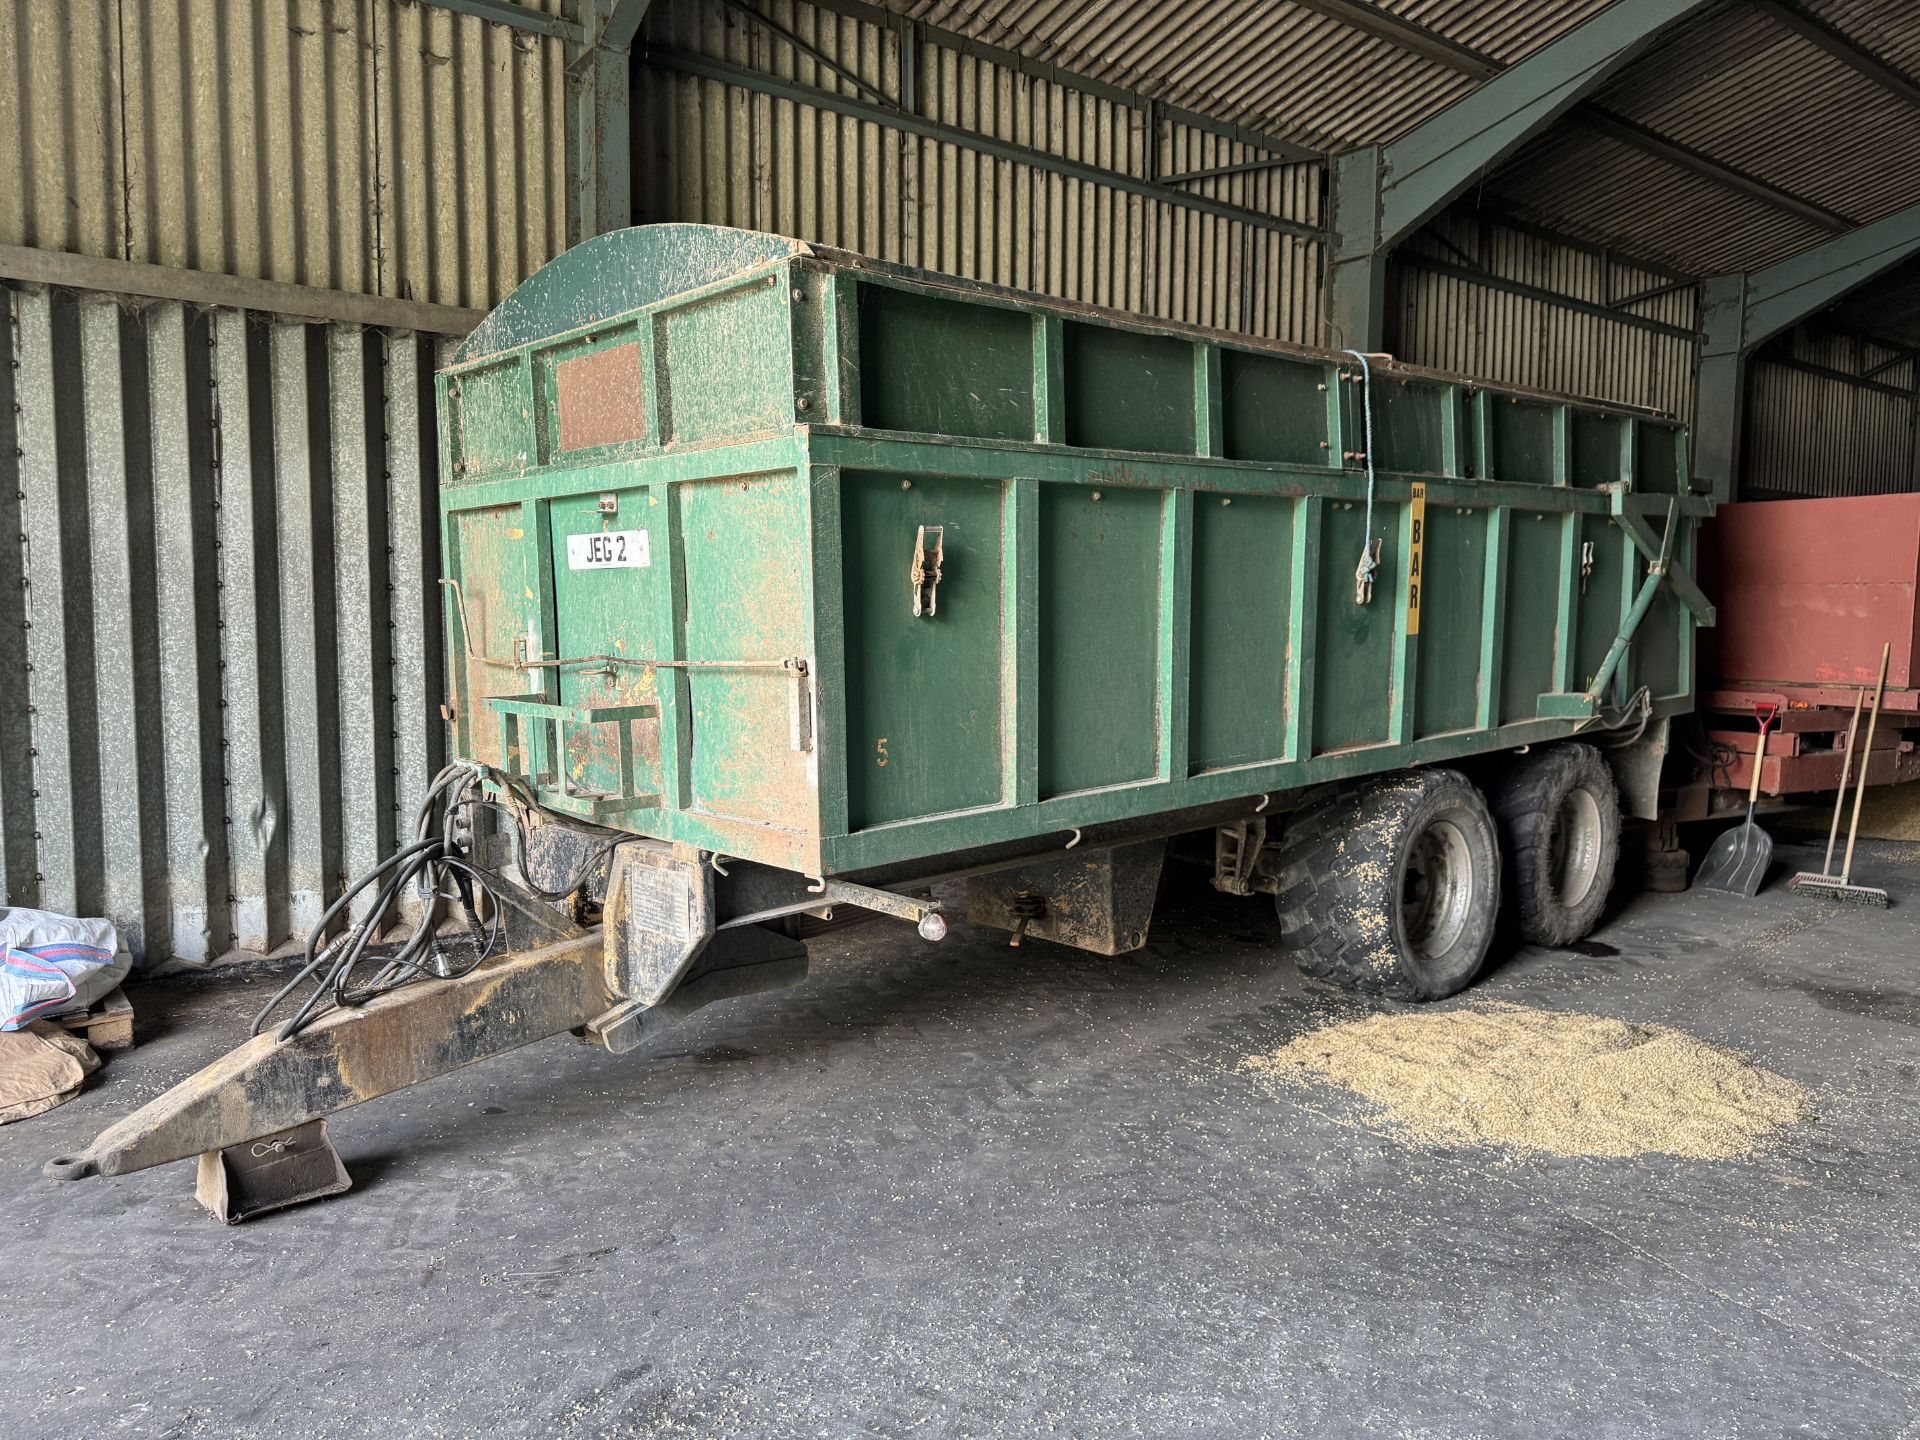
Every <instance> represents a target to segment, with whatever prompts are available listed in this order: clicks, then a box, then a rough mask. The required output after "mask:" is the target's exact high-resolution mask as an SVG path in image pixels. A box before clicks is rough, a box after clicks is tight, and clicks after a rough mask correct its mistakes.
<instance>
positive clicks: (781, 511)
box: [680, 472, 815, 831]
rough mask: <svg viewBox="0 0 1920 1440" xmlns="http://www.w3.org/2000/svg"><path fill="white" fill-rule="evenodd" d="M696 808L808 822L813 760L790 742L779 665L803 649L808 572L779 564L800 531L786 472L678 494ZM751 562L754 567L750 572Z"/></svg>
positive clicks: (797, 495)
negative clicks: (696, 665) (693, 665)
mask: <svg viewBox="0 0 1920 1440" xmlns="http://www.w3.org/2000/svg"><path fill="white" fill-rule="evenodd" d="M680 503H681V517H682V518H681V533H682V537H683V544H684V553H683V554H682V556H681V557H680V558H681V561H682V564H683V566H684V571H685V575H686V587H687V597H686V606H687V618H686V646H687V655H688V658H693V659H700V660H705V661H708V662H716V661H726V662H732V663H730V664H727V665H720V666H715V667H714V668H702V669H697V670H694V671H692V672H691V674H690V675H689V677H688V678H689V691H690V701H691V705H692V715H693V720H692V755H691V762H692V776H691V779H692V802H691V806H692V808H693V809H695V810H697V811H703V812H705V813H707V814H710V815H715V816H720V817H724V818H726V819H730V820H743V821H748V822H751V823H755V824H768V825H776V826H782V827H785V828H788V829H793V830H797V831H804V830H807V829H810V828H811V827H812V825H813V823H814V821H813V815H814V805H815V801H814V784H813V774H812V770H813V767H812V764H811V763H810V761H811V756H810V754H809V753H808V752H805V751H801V750H797V749H795V748H794V746H793V743H792V725H793V719H792V712H793V705H794V699H793V695H794V690H795V685H796V682H795V681H794V680H793V679H792V678H791V677H790V675H789V674H788V673H787V672H785V671H783V670H781V669H780V668H779V662H780V661H781V660H782V659H784V658H787V657H791V656H804V655H806V654H807V653H808V652H809V651H810V649H811V648H812V647H811V643H810V637H809V635H808V624H807V619H808V613H809V608H810V602H811V598H812V597H811V594H810V591H811V586H810V584H809V581H808V567H806V566H805V565H799V564H793V563H785V564H782V563H778V557H781V556H785V555H790V554H791V553H792V550H793V541H794V537H796V536H798V535H803V534H805V533H806V528H807V506H806V485H805V483H804V482H803V481H802V480H801V478H800V477H799V476H798V475H796V474H793V473H791V472H788V473H784V474H774V475H758V476H742V477H739V478H735V477H732V476H729V477H727V478H725V479H721V480H713V481H708V482H705V483H699V484H690V485H687V486H685V487H684V488H683V489H682V492H681V497H680ZM756 562H759V563H756Z"/></svg>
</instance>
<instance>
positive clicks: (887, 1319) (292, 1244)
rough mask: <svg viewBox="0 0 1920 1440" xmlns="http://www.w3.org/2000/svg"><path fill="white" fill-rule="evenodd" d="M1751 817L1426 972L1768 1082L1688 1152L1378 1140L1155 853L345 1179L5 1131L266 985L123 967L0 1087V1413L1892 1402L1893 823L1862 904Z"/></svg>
mask: <svg viewBox="0 0 1920 1440" xmlns="http://www.w3.org/2000/svg"><path fill="white" fill-rule="evenodd" d="M1781 860H1782V864H1781V868H1780V869H1779V870H1777V871H1776V877H1777V878H1776V888H1775V889H1773V890H1772V891H1770V892H1769V893H1767V894H1764V895H1762V896H1761V897H1760V898H1759V899H1757V900H1755V901H1752V902H1749V903H1742V902H1740V901H1737V900H1734V899H1731V898H1728V897H1725V896H1719V895H1705V894H1693V895H1686V896H1647V897H1643V898H1640V899H1637V900H1634V901H1632V902H1631V903H1629V904H1628V905H1626V906H1625V907H1624V908H1623V910H1622V912H1621V913H1620V914H1618V915H1617V916H1616V917H1615V918H1614V919H1613V920H1611V921H1610V922H1609V923H1608V924H1607V925H1606V926H1605V927H1604V929H1603V930H1602V931H1601V932H1600V934H1599V935H1597V936H1596V938H1597V939H1599V940H1601V941H1604V942H1605V944H1606V945H1607V946H1611V947H1617V949H1618V950H1619V952H1620V953H1619V954H1617V955H1580V954H1572V953H1565V952H1560V953H1541V952H1526V953H1523V954H1521V955H1519V956H1518V957H1516V958H1514V959H1512V960H1511V961H1509V962H1508V963H1506V964H1504V965H1502V966H1501V967H1500V968H1499V969H1498V970H1497V971H1496V972H1495V973H1493V974H1492V975H1491V976H1490V977H1489V978H1488V979H1487V980H1486V981H1485V982H1483V984H1482V985H1481V986H1480V987H1479V989H1478V990H1477V991H1476V992H1475V993H1476V994H1478V995H1481V996H1499V997H1503V998H1507V999H1512V1000H1517V1001H1522V1002H1525V1003H1529V1004H1536V1005H1544V1006H1551V1007H1561V1008H1567V1009H1578V1010H1584V1011H1590V1012H1597V1013H1602V1014H1608V1015H1618V1016H1623V1017H1627V1018H1631V1019H1635V1020H1647V1021H1658V1022H1662V1023H1666V1024H1671V1025H1677V1026H1681V1027H1684V1028H1686V1029H1688V1030H1690V1031H1692V1032H1694V1033H1695V1034H1698V1035H1700V1036H1702V1037H1704V1038H1707V1039H1709V1040H1712V1041H1715V1042H1717V1043H1721V1044H1726V1045H1731V1046H1734V1047H1737V1048H1739V1049H1742V1050H1745V1051H1747V1052H1749V1053H1751V1054H1753V1055H1755V1056H1756V1057H1758V1058H1759V1059H1760V1061H1761V1062H1762V1063H1764V1064H1766V1065H1768V1066H1770V1067H1772V1068H1774V1069H1776V1070H1779V1071H1780V1072H1782V1073H1784V1074H1786V1075H1788V1076H1790V1077H1792V1078H1793V1079H1795V1080H1797V1081H1799V1082H1801V1083H1802V1084H1805V1085H1807V1086H1808V1087H1810V1088H1811V1089H1812V1090H1813V1091H1814V1092H1815V1094H1816V1096H1817V1103H1818V1110H1819V1113H1818V1118H1817V1120H1815V1121H1814V1122H1813V1123H1811V1124H1809V1125H1807V1126H1806V1127H1804V1128H1803V1129H1801V1130H1799V1131H1798V1132H1796V1133H1794V1134H1793V1136H1792V1138H1791V1139H1790V1141H1789V1142H1788V1143H1787V1145H1786V1146H1785V1148H1784V1149H1783V1150H1782V1151H1780V1152H1779V1153H1776V1154H1773V1155H1770V1156H1767V1157H1766V1158H1762V1159H1757V1160H1752V1161H1748V1162H1742V1163H1735V1164H1709V1163H1697V1162H1679V1161H1670V1160H1662V1159H1653V1160H1638V1161H1597V1160H1538V1159H1536V1160H1525V1161H1514V1160H1508V1159H1503V1158H1501V1157H1499V1156H1496V1155H1490V1154H1486V1153H1478V1152H1468V1151H1451V1152H1448V1151H1442V1152H1424V1153H1422V1152H1412V1151H1408V1150H1406V1149H1403V1148H1401V1147H1400V1146H1399V1145H1397V1144H1395V1143H1393V1142H1392V1141H1390V1140H1386V1139H1383V1138H1381V1137H1380V1136H1378V1135H1376V1134H1374V1133H1371V1132H1370V1131H1368V1130H1366V1129H1364V1128H1360V1127H1358V1126H1356V1124H1355V1123H1354V1119H1353V1110H1352V1107H1351V1106H1350V1105H1349V1104H1346V1103H1343V1102H1342V1101H1340V1100H1338V1099H1335V1098H1333V1097H1331V1096H1318V1095H1314V1094H1311V1093H1307V1094H1302V1095H1299V1096H1297V1097H1295V1098H1293V1099H1286V1098H1282V1097H1280V1096H1277V1095H1275V1094H1274V1093H1272V1092H1271V1091H1269V1090H1267V1089H1264V1088H1261V1087H1260V1086H1258V1085H1255V1084H1252V1083H1250V1082H1249V1081H1248V1079H1247V1078H1245V1077H1244V1076H1243V1075H1241V1074H1239V1073H1236V1069H1235V1067H1236V1065H1237V1064H1238V1062H1239V1061H1240V1059H1241V1058H1242V1057H1243V1056H1245V1055H1247V1054H1248V1053H1249V1052H1256V1051H1262V1050H1266V1049H1268V1048H1271V1047H1273V1046H1275V1045H1277V1044H1279V1043H1281V1042H1283V1041H1285V1040H1286V1039H1288V1038H1289V1037H1291V1036H1293V1035H1295V1034H1297V1033H1298V1032H1300V1031H1301V1030H1302V1029H1303V1028H1305V1027H1308V1026H1311V1025H1314V1024H1316V1023H1319V1022H1322V1021H1324V1020H1326V1019H1329V1018H1332V1017H1335V1016H1339V1015H1346V1014H1353V1013H1358V1012H1359V1011H1360V1010H1361V1009H1362V1007H1360V1006H1359V1005H1357V1004H1356V1003H1355V1002H1354V1001H1352V1000H1351V999H1348V998H1346V997H1343V996H1341V995H1338V994H1336V993H1333V992H1329V991H1325V990H1321V989H1319V988H1317V987H1312V986H1309V985H1307V984H1306V983H1304V982H1302V981H1301V980H1300V979H1299V978H1298V977H1297V976H1296V975H1295V973H1294V971H1293V969H1292V967H1291V966H1290V965H1289V964H1287V963H1286V962H1285V960H1284V959H1283V958H1281V957H1280V956H1278V955H1277V954H1276V953H1275V940H1276V927H1275V924H1274V921H1273V918H1272V911H1271V908H1270V907H1269V906H1267V905H1266V904H1265V903H1263V902H1257V901H1244V902H1242V901H1230V900H1226V899H1223V898H1220V897H1215V896H1212V895H1210V894H1208V893H1207V892H1206V891H1205V889H1204V886H1203V883H1202V879H1201V877H1200V875H1199V873H1198V872H1184V873H1181V872H1176V873H1175V875H1174V876H1173V882H1174V883H1172V884H1170V886H1169V894H1168V900H1167V903H1166V906H1165V909H1164V910H1163V913H1162V916H1161V919H1160V920H1159V921H1158V922H1157V925H1156V929H1155V938H1154V941H1153V944H1152V945H1151V947H1150V948H1149V949H1148V950H1147V951H1146V952H1144V953H1143V954H1139V955H1133V956H1128V957H1125V958H1122V959H1117V960H1108V959H1102V958H1098V957H1093V956H1086V955H1080V954H1076V953H1073V952H1066V951H1061V950H1056V949H1053V948H1051V947H1048V946H1045V945H1033V946H1030V947H1029V948H1026V949H1023V950H1020V951H1012V950H1009V949H1007V948H1006V946H1005V943H1004V941H1003V940H1002V939H1001V938H1000V937H996V936H992V935H987V934H984V933H981V932H978V931H974V930H971V929H969V928H968V927H966V926H964V925H957V926H956V927H955V932H954V935H953V936H952V937H951V938H950V939H949V940H947V941H946V942H945V943H944V944H941V945H938V946H930V945H924V944H922V943H921V942H919V941H918V940H916V939H914V938H913V937H912V936H911V935H910V934H908V933H907V932H906V931H905V930H904V929H903V928H894V927H891V926H880V925H874V926H868V927H863V928H861V929H858V930H854V931H847V932H842V933H840V934H837V935H830V936H828V937H826V938H825V939H824V940H822V941H820V942H816V949H815V966H814V974H813V977H812V979H811V980H810V981H809V982H808V983H807V984H806V986H805V987H804V988H802V989H800V990H797V991H789V992H787V993H785V994H784V995H775V996H766V997H757V998H754V999H749V1000H743V1001H736V1002H732V1003H731V1004H730V1005H726V1006H722V1007H718V1008H716V1009H715V1010H711V1011H708V1012H706V1013H705V1014H704V1015H703V1016H701V1017H699V1018H698V1019H697V1020H696V1021H695V1022H694V1023H692V1024H690V1025H689V1026H687V1027H686V1028H685V1029H684V1030H683V1031H680V1032H677V1033H676V1034H675V1035H672V1036H669V1037H666V1038H665V1041H664V1042H656V1043H655V1044H654V1045H653V1046H652V1047H651V1048H650V1049H647V1050H643V1051H641V1052H639V1053H636V1054H633V1055H629V1056H626V1057H622V1058H613V1057H609V1056H606V1055H604V1054H602V1053H599V1052H597V1051H595V1050H592V1049H589V1048H587V1047H585V1046H582V1045H580V1044H578V1043H576V1042H574V1041H572V1040H570V1039H566V1038H564V1037H563V1038H561V1039H558V1040H553V1041H549V1042H546V1043H544V1044H541V1045H537V1046H533V1047H531V1048H529V1049H527V1050H524V1051H521V1052H520V1053H518V1054H517V1055H514V1056H510V1057H507V1058H506V1059H504V1060H499V1061H495V1062H493V1063H491V1064H487V1065H483V1066H480V1067H478V1068H475V1069H473V1070H469V1071H467V1072H465V1073H464V1074H461V1075H457V1076H453V1077H449V1078H447V1079H444V1080H441V1081H438V1082H435V1083H433V1084H429V1085H426V1086H423V1087H421V1088H419V1089H416V1090H414V1091H411V1092H408V1093H405V1094H403V1095H400V1096H395V1097H390V1098H388V1099H386V1100H383V1101H379V1102H376V1103H374V1104H372V1105H369V1106H367V1107H365V1108H364V1109H362V1110H359V1111H356V1112H352V1113H349V1114H348V1115H345V1116H343V1117H341V1118H339V1119H338V1120H337V1121H336V1122H335V1127H334V1136H335V1139H336V1141H337V1143H338V1145H339V1147H340V1149H341V1151H342V1152H343V1154H344V1155H345V1156H346V1159H347V1162H348V1164H349V1166H350V1167H351V1168H352V1170H353V1172H354V1175H355V1177H356V1180H357V1182H358V1183H357V1188H356V1189H355V1191H354V1192H353V1193H352V1194H350V1195H347V1196H344V1197H342V1198H340V1199H338V1200H333V1201H327V1202H323V1203H320V1204H316V1205H311V1206H308V1207H305V1208H304V1209H300V1210H293V1211H287V1212H283V1213H281V1214H279V1215H275V1216H271V1217H268V1218H266V1219H263V1220H260V1221H257V1222H254V1223H252V1224H249V1225H245V1226H241V1227H238V1228H234V1229H223V1228H221V1227H219V1226H218V1225H216V1224H215V1223H214V1222H213V1221H212V1220H210V1219H209V1218H208V1217H207V1216H206V1215H205V1214H204V1213H203V1212H202V1211H201V1210H199V1208H198V1207H197V1206H196V1205H195V1203H194V1201H193V1199H192V1195H191V1189H192V1169H191V1166H190V1165H187V1164H181V1165H176V1166H172V1167H168V1168H165V1169H162V1170H157V1171H148V1172H145V1173H143V1174H139V1175H135V1176H130V1177H126V1178H123V1179H119V1180H113V1181H90V1182H86V1183H84V1184H75V1185H57V1184H54V1183H51V1182H46V1181H43V1180H41V1179H40V1177H39V1174H38V1167H39V1164H40V1162H41V1160H42V1159H44V1158H45V1157H46V1156H48V1155H52V1154H55V1153H58V1152H61V1151H67V1150H72V1149H76V1148H78V1147H79V1146H80V1145H82V1144H84V1143H85V1141H87V1140H88V1139H90V1138H91V1137H92V1136H93V1134H94V1133H95V1132H96V1131H97V1130H98V1129H99V1128H101V1127H102V1126H103V1125H104V1124H106V1123H107V1122H108V1121H109V1120H111V1119H113V1118H115V1117H117V1116H119V1115H121V1114H124V1113H125V1112H126V1111H128V1110H129V1109H131V1108H132V1107H133V1106H134V1105H135V1104H136V1103H138V1102H140V1101H143V1100H145V1099H146V1098H147V1097H149V1096H151V1095H154V1094H156V1093H158V1092H159V1091H160V1090H161V1089H163V1088H164V1087H166V1086H167V1085H168V1084H170V1083H172V1082H173V1081H174V1080H176V1079H178V1078H179V1077H180V1076H182V1075H184V1074H186V1073H187V1072H188V1071H189V1070H190V1069H192V1068H193V1067H195V1066H197V1065H199V1064H201V1063H203V1062H204V1061H206V1060H208V1059H211V1058H212V1057H213V1056H214V1055H215V1054H216V1053H218V1052H219V1051H221V1050H222V1049H224V1048H225V1047H226V1046H227V1045H228V1044H230V1043H231V1042H233V1041H234V1040H236V1039H238V1038H239V1036H240V1035H241V1033H242V1030H243V1027H244V1023H245V1018H246V1016H247V1015H248V1013H249V1012H250V1011H251V1010H252V1008H253V1007H254V1006H255V1005H256V1004H257V1003H258V1001H259V999H260V998H261V996H262V993H263V991H264V989H265V986H266V983H267V981H266V977H264V976H258V977H256V978H254V979H253V980H251V981H241V980H237V979H231V978H229V979H223V980H190V981H175V982H167V983H160V984H155V985H150V986H148V987H145V988H144V989H142V990H140V991H139V992H137V994H136V997H135V998H136V1002H137V1004H138V1005H139V1007H140V1014H141V1032H142V1036H141V1038H142V1044H141V1046H140V1048H139V1049H138V1050H136V1051H133V1052H131V1053H128V1054H125V1055H122V1056H119V1057H116V1058H114V1059H113V1060H112V1061H111V1062H110V1063H109V1065H108V1067H107V1068H106V1070H105V1071H104V1072H103V1074H102V1076H101V1077H100V1078H99V1079H98V1080H96V1081H95V1082H94V1084H93V1086H92V1087H91V1088H90V1089H89V1090H88V1091H87V1093H85V1094H84V1095H83V1096H82V1097H81V1098H80V1099H78V1100H76V1101H74V1102H73V1103H71V1104H69V1105H67V1106H64V1107H62V1108H61V1109H59V1110H57V1111H54V1112H52V1113H51V1114H48V1115H46V1116H43V1117H40V1118H38V1119H35V1120H31V1121H27V1122H25V1123H22V1124H19V1125H15V1126H10V1127H8V1128H6V1129H4V1130H0V1196H3V1197H4V1205H5V1208H6V1212H7V1214H8V1215H9V1217H10V1223H9V1224H8V1226H7V1227H6V1232H5V1240H4V1242H0V1257H4V1270H3V1271H0V1275H3V1276H4V1278H0V1297H3V1303H0V1313H4V1314H5V1316H6V1317H7V1325H6V1330H7V1342H8V1344H7V1354H6V1359H5V1362H4V1363H0V1434H5V1435H7V1436H41V1435H45V1436H69V1435H82V1434H87V1435H103V1434H111V1435H129V1436H148V1435H152V1436H163V1435H164V1436H175V1435H220V1436H269V1435H271V1436H296V1435H298V1436H306V1435H314V1436H394V1435H406V1436H411V1435H421V1436H455V1435H482V1434H505V1435H528V1436H602V1435H614V1436H624V1435H636V1436H699V1437H723V1436H761V1435H767V1436H830V1437H840V1436H899V1435H908V1434H925V1435H941V1436H946V1435H979V1436H987V1435H996V1436H997V1435H1020V1436H1027V1435H1073V1436H1102V1437H1104V1436H1127V1435H1140V1436H1154V1437H1159V1436H1172V1435H1216V1436H1228V1437H1251V1436H1262V1435H1272V1436H1294V1435H1300V1436H1307V1435H1312V1436H1379V1435H1392V1436H1423V1437H1424V1436H1446V1437H1463V1436H1548V1435H1580V1436H1583V1437H1598V1436H1623V1437H1624V1436H1634V1437H1642V1436H1650V1435H1662V1436H1666V1435H1672V1436H1688V1437H1711V1436H1756V1437H1758V1436H1766V1437H1774V1436H1784V1435H1816V1436H1874V1437H1895V1436H1914V1435H1920V1398H1917V1392H1920V1263H1917V1262H1920V1173H1917V1172H1920V1166H1917V1165H1916V1150H1915V1126H1914V1123H1913V1112H1914V1095H1915V1082H1916V1079H1920V1073H1917V1072H1920V1046H1916V1039H1920V1028H1916V1027H1920V974H1917V971H1920V865H1917V864H1916V861H1917V860H1920V847H1915V846H1893V847H1879V848H1878V849H1877V850H1876V851H1875V853H1874V854H1872V855H1870V856H1868V857H1867V859H1866V861H1865V862H1864V868H1865V869H1866V870H1867V871H1868V872H1869V873H1870V874H1873V875H1878V876H1879V877H1881V878H1882V879H1884V880H1885V881H1886V882H1888V883H1889V884H1890V885H1891V886H1892V888H1894V889H1895V891H1896V893H1899V892H1901V891H1902V890H1904V891H1905V892H1906V893H1908V894H1910V895H1912V896H1913V897H1914V898H1913V900H1911V901H1909V903H1907V904H1905V905H1903V906H1901V907H1900V908H1896V909H1894V910H1892V911H1890V912H1885V911H1858V910H1843V909H1835V908H1823V907H1821V906H1817V905H1815V904H1813V903H1811V902H1806V901H1801V900H1797V899H1795V898H1793V897H1791V896H1789V895H1788V894H1786V893H1785V891H1784V890H1783V889H1781V888H1778V884H1777V879H1778V877H1779V876H1781V875H1783V874H1784V873H1785V872H1786V870H1787V869H1789V868H1791V867H1793V866H1794V865H1795V860H1796V856H1795V855H1794V854H1792V853H1790V852H1787V851H1785V850H1784V849H1783V852H1782V857H1781ZM1816 860H1817V856H1816Z"/></svg>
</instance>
